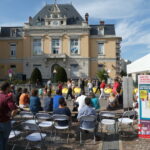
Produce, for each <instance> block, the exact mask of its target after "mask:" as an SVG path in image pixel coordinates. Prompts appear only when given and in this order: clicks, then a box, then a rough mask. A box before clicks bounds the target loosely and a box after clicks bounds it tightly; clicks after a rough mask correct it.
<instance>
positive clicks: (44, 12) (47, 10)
mask: <svg viewBox="0 0 150 150" xmlns="http://www.w3.org/2000/svg"><path fill="white" fill-rule="evenodd" d="M53 6H54V5H53V4H51V5H46V6H44V7H43V8H42V9H41V10H40V11H39V12H38V13H37V14H36V15H35V16H34V17H33V20H32V25H36V24H37V22H41V24H44V18H45V16H50V14H51V11H52V8H53ZM57 6H58V8H59V9H60V14H61V16H63V17H64V16H66V18H67V25H72V24H81V23H82V21H84V20H83V18H82V17H81V15H80V14H79V13H78V11H77V10H76V9H75V8H74V7H73V5H71V4H57Z"/></svg>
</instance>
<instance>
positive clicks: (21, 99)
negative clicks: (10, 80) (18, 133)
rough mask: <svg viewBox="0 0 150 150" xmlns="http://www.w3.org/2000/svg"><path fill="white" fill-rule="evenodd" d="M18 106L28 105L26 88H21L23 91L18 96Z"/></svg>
mask: <svg viewBox="0 0 150 150" xmlns="http://www.w3.org/2000/svg"><path fill="white" fill-rule="evenodd" d="M19 107H20V108H24V107H29V94H28V89H27V88H25V89H24V90H23V93H22V94H21V95H20V97H19Z"/></svg>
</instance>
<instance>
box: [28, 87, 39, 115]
mask: <svg viewBox="0 0 150 150" xmlns="http://www.w3.org/2000/svg"><path fill="white" fill-rule="evenodd" d="M30 110H31V111H32V113H33V114H36V113H38V112H39V111H41V110H42V107H41V102H40V98H39V97H38V90H37V89H33V90H32V95H31V97H30Z"/></svg>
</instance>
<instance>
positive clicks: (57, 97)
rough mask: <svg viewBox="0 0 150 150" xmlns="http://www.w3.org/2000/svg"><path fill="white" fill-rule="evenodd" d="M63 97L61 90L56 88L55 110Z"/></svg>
mask: <svg viewBox="0 0 150 150" xmlns="http://www.w3.org/2000/svg"><path fill="white" fill-rule="evenodd" d="M61 97H63V96H62V95H61V91H60V90H56V95H55V96H54V97H53V111H54V110H55V109H57V108H58V107H59V99H60V98H61Z"/></svg>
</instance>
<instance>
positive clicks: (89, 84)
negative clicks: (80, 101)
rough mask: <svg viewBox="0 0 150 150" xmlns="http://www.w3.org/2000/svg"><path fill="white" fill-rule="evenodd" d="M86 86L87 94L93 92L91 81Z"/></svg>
mask: <svg viewBox="0 0 150 150" xmlns="http://www.w3.org/2000/svg"><path fill="white" fill-rule="evenodd" d="M87 86H88V90H89V93H90V92H93V84H92V82H91V80H89V81H88V84H87Z"/></svg>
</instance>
